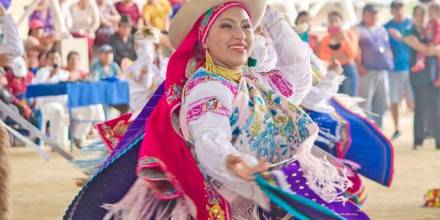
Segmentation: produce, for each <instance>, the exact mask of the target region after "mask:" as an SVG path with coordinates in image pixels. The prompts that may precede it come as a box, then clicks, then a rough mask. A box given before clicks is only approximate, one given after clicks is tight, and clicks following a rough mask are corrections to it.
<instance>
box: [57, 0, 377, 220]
mask: <svg viewBox="0 0 440 220" xmlns="http://www.w3.org/2000/svg"><path fill="white" fill-rule="evenodd" d="M266 6H267V4H266V1H265V0H240V1H228V0H213V1H205V0H191V1H189V2H188V3H186V4H185V5H184V6H183V7H182V8H181V9H180V10H179V12H178V13H177V14H176V16H175V18H174V20H173V22H172V23H171V26H170V33H169V36H170V41H171V44H172V45H173V47H174V48H175V49H176V51H175V52H174V53H173V55H172V56H171V57H170V60H169V65H168V69H167V75H166V80H165V83H164V86H163V87H161V88H162V89H159V90H158V92H157V93H156V95H155V96H153V97H154V98H152V99H151V100H150V103H149V104H147V105H146V106H145V108H144V111H142V112H141V114H140V115H139V116H138V118H137V119H136V120H135V121H134V122H133V126H134V127H131V128H129V129H128V131H127V133H126V137H127V139H125V140H124V139H123V140H121V144H120V145H119V146H118V148H119V149H121V150H122V151H123V153H120V152H122V151H119V149H118V150H117V151H115V152H114V153H115V157H114V158H113V159H111V160H109V161H111V163H110V164H107V165H106V166H104V169H103V170H101V171H100V172H99V174H98V175H97V176H95V177H94V178H93V180H92V181H91V182H89V183H88V184H87V187H85V188H84V189H83V190H82V191H81V196H78V197H76V199H75V200H74V201H73V202H72V205H71V206H70V208H69V210H68V211H67V212H66V215H65V219H87V218H93V219H102V218H104V219H177V218H181V219H203V220H205V219H228V220H229V219H276V218H277V219H278V218H279V219H282V218H286V219H288V218H291V217H292V216H289V215H288V214H287V212H288V213H289V214H291V215H293V218H297V217H299V216H302V217H304V216H314V217H313V219H342V218H345V219H349V220H354V219H356V220H367V219H369V218H368V216H367V215H366V214H365V213H363V212H362V211H360V210H359V208H358V207H356V206H355V205H353V204H352V203H350V202H345V201H346V200H345V197H344V196H343V195H341V194H342V193H343V192H345V190H346V188H347V185H350V183H349V181H348V180H346V179H345V178H344V176H343V175H340V173H339V171H338V170H337V169H336V168H335V167H334V166H333V165H331V164H329V163H328V162H327V161H326V160H324V159H323V158H320V157H316V156H314V155H313V154H312V152H311V151H312V146H313V142H314V140H315V139H316V136H317V135H318V129H317V126H316V124H314V123H313V121H312V120H311V119H310V118H309V117H308V116H307V114H306V113H305V112H304V111H303V110H302V109H301V108H300V107H299V106H298V105H297V104H298V103H300V102H301V97H298V96H297V95H296V94H297V92H298V91H297V90H296V89H297V88H295V87H294V86H292V85H295V84H296V82H297V81H296V80H298V79H297V77H298V76H301V77H303V78H305V79H303V80H304V81H305V83H306V84H307V85H308V86H307V87H309V88H308V89H310V87H311V83H312V77H311V74H310V54H311V51H310V50H309V49H308V48H307V47H305V46H304V44H299V45H293V44H291V43H289V42H288V43H285V44H284V45H282V44H281V43H282V42H280V44H279V45H278V46H280V47H281V45H282V46H283V47H284V49H285V50H284V51H285V53H286V55H287V54H288V52H290V51H297V50H298V51H301V53H296V54H294V56H292V57H291V59H289V56H286V57H285V59H284V60H283V62H282V63H281V65H282V66H286V67H290V68H288V70H289V71H288V72H281V71H279V72H277V73H276V74H263V73H262V74H260V73H254V72H252V70H251V69H250V68H249V67H247V65H246V64H247V62H248V58H249V56H250V53H251V51H252V47H253V40H254V30H255V29H256V28H257V27H258V26H259V25H260V24H261V25H264V26H265V28H266V29H268V30H270V32H269V34H270V35H271V36H273V35H281V36H284V37H286V39H288V38H289V37H291V38H293V37H295V36H296V34H295V33H294V32H293V30H292V29H290V28H287V29H284V31H281V29H282V28H283V27H289V26H288V24H287V22H284V21H281V20H280V19H278V18H279V15H278V14H276V13H267V14H266V16H268V17H271V18H274V19H268V20H267V21H266V22H265V21H264V20H263V22H262V23H260V21H261V20H262V18H263V16H265V9H266ZM277 20H280V22H274V21H277ZM295 47H299V48H295ZM269 76H270V77H269ZM275 90H282V91H283V92H282V94H283V95H280V94H278V93H276V92H275ZM162 91H163V94H162ZM160 94H162V95H160ZM153 109H154V110H153ZM144 125H145V127H144ZM137 126H141V127H137ZM139 131H140V133H138V132H139ZM133 132H135V133H133ZM136 133H138V134H139V136H137V135H136ZM136 137H138V138H136ZM125 142H127V143H125ZM125 144H127V145H125ZM136 146H137V147H136ZM132 150H133V151H134V152H135V154H132V153H133V151H132ZM126 156H128V157H126ZM133 158H138V161H137V165H136V162H134V163H133ZM121 161H124V162H128V163H125V164H124V165H122V164H120V163H119V162H121ZM130 162H131V163H130ZM269 163H270V164H269ZM133 164H134V166H133ZM121 165H122V166H121ZM269 166H271V171H268V170H269ZM112 171H113V173H112ZM101 174H102V175H101ZM260 174H263V175H264V178H267V179H268V181H270V183H269V182H268V181H267V180H265V179H264V178H263V177H262V176H261V175H260ZM103 177H108V178H114V180H115V181H111V180H110V179H108V178H103ZM116 180H119V181H116ZM280 181H282V183H281V182H280ZM104 182H105V184H103V183H104ZM98 183H100V184H98ZM259 183H261V184H259ZM101 184H102V185H101ZM266 187H267V188H266ZM271 187H272V188H271ZM269 188H270V189H278V190H280V191H277V192H279V194H282V195H284V196H286V197H283V199H285V200H289V199H288V198H287V197H289V196H290V198H291V197H295V195H294V194H292V193H290V192H292V191H293V192H294V193H296V195H297V196H298V197H299V198H301V199H298V200H296V201H297V202H300V203H301V201H302V202H303V203H301V204H304V206H305V207H311V206H313V207H314V208H315V209H313V210H310V209H307V208H305V209H301V211H296V210H297V209H296V208H298V207H301V206H299V205H297V204H293V203H283V202H280V200H283V199H278V198H279V197H277V195H274V194H270V193H268V194H265V192H267V191H264V189H269ZM96 190H98V191H96ZM115 192H118V193H115ZM97 194H99V195H100V196H96V195H97ZM124 194H125V195H124ZM93 195H94V196H93ZM122 197H123V198H122ZM275 197H276V198H275ZM114 201H119V202H118V203H116V204H108V203H114ZM270 201H272V202H273V203H271V202H270ZM304 201H307V202H304ZM102 203H104V204H102ZM305 203H307V204H305ZM304 206H303V207H304ZM324 206H325V207H328V208H324ZM97 207H104V208H105V209H107V210H108V213H107V214H105V213H103V212H102V209H101V210H100V211H98V210H97V209H96V208H97ZM324 210H325V211H324ZM299 213H307V214H304V215H302V214H299ZM336 213H337V214H336ZM328 216H331V217H328ZM322 217H323V218H322Z"/></svg>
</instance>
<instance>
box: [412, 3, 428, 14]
mask: <svg viewBox="0 0 440 220" xmlns="http://www.w3.org/2000/svg"><path fill="white" fill-rule="evenodd" d="M417 10H422V11H423V13H425V12H426V10H425V8H424V7H423V6H421V5H416V6H414V8H413V15H415V14H416V11H417Z"/></svg>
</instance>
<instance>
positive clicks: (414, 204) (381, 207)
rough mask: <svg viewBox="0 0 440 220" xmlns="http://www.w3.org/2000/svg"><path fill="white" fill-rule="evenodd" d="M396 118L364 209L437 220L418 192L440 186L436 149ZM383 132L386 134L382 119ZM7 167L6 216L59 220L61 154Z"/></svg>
mask: <svg viewBox="0 0 440 220" xmlns="http://www.w3.org/2000/svg"><path fill="white" fill-rule="evenodd" d="M403 115H404V117H403V119H402V128H403V136H402V137H401V138H400V139H398V140H397V141H396V142H395V177H394V182H393V184H392V186H391V188H385V187H382V186H379V185H378V184H375V183H372V182H369V181H367V183H366V187H367V191H368V200H367V203H366V205H365V206H364V209H365V211H366V212H367V213H368V214H369V215H370V216H371V217H372V219H374V220H376V219H377V220H440V208H423V207H422V204H423V195H424V194H425V192H426V191H427V190H428V189H430V188H440V150H435V149H434V143H433V142H431V141H429V143H426V144H425V146H424V148H423V149H421V150H418V151H413V150H412V149H411V146H412V144H411V143H412V114H411V113H409V112H405V113H404V114H403ZM386 125H387V127H386V131H387V132H386V133H387V134H388V135H389V134H391V133H392V129H391V121H390V120H389V118H387V121H386ZM8 152H9V156H10V163H11V167H12V174H11V183H10V184H11V194H10V196H11V201H12V220H30V219H32V220H49V219H50V220H51V219H61V217H62V216H63V213H64V210H65V209H66V208H67V206H68V204H69V202H70V200H71V199H72V198H73V197H74V195H75V194H76V193H77V191H78V190H79V188H78V187H77V186H76V185H75V178H78V177H83V175H82V173H81V172H80V171H78V170H77V169H76V168H74V167H73V166H72V165H71V164H69V163H68V162H67V161H65V160H63V159H62V158H61V157H59V156H57V155H55V154H54V153H50V156H51V160H50V161H49V162H45V161H44V160H42V159H41V158H40V157H39V156H38V155H37V154H36V153H35V152H34V151H33V150H32V149H30V148H12V149H9V150H8Z"/></svg>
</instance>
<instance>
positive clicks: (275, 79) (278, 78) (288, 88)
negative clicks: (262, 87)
mask: <svg viewBox="0 0 440 220" xmlns="http://www.w3.org/2000/svg"><path fill="white" fill-rule="evenodd" d="M268 77H269V81H270V83H271V84H272V87H274V89H277V90H278V91H279V92H280V93H281V94H282V95H283V96H285V97H290V96H292V95H293V90H292V88H293V86H292V84H291V83H290V82H289V81H287V80H286V79H285V78H284V77H283V76H282V75H281V73H280V71H278V70H273V71H272V72H269V73H268Z"/></svg>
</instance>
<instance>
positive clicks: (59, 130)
mask: <svg viewBox="0 0 440 220" xmlns="http://www.w3.org/2000/svg"><path fill="white" fill-rule="evenodd" d="M46 56H47V57H46V58H47V66H45V67H43V68H41V69H40V70H39V71H38V72H37V74H36V76H35V79H34V81H33V84H40V83H59V82H62V81H67V80H69V79H70V73H69V72H67V71H66V70H64V69H62V68H61V56H60V54H59V52H58V51H56V50H51V51H49V52H48V53H47V55H46ZM36 107H37V108H39V109H40V110H41V114H42V117H43V118H42V122H43V126H42V131H43V132H44V131H45V128H46V124H47V122H49V124H50V126H49V133H50V136H51V138H52V140H53V141H55V142H56V143H57V144H60V146H63V145H64V140H65V134H66V131H67V130H66V129H67V125H68V114H67V96H66V95H61V96H49V97H39V98H37V105H36ZM101 112H102V110H101V109H100V108H96V106H85V107H78V108H74V109H72V117H73V119H77V120H82V121H87V122H80V123H76V125H75V127H74V129H73V138H74V142H75V144H76V145H77V146H78V147H80V146H81V144H82V141H83V140H84V139H85V138H86V136H87V134H88V132H89V130H90V128H91V124H92V123H91V122H89V121H92V120H99V121H100V120H103V116H101V115H102V113H101Z"/></svg>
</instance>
